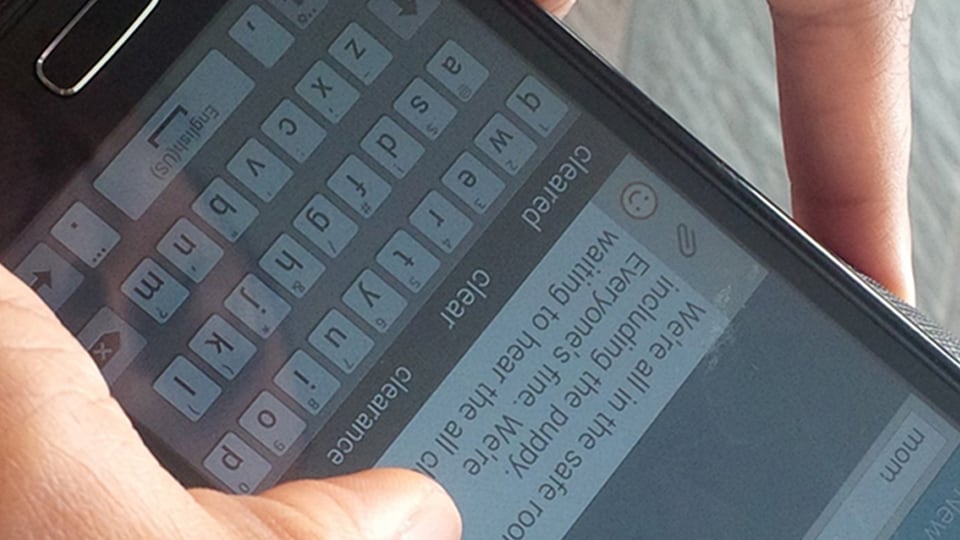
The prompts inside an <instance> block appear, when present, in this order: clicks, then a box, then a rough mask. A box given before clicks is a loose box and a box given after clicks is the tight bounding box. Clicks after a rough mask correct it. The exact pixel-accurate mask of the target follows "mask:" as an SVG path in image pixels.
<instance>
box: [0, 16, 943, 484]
mask: <svg viewBox="0 0 960 540" xmlns="http://www.w3.org/2000/svg"><path fill="white" fill-rule="evenodd" d="M83 3H84V2H83V1H80V0H70V2H66V1H65V2H62V3H61V4H60V5H61V7H59V8H58V9H56V10H47V9H45V8H47V7H48V6H47V4H54V3H53V2H43V3H41V4H40V5H39V7H38V6H34V9H32V10H31V13H28V14H27V15H26V16H25V17H24V19H22V20H21V22H20V25H18V27H14V28H13V29H12V30H11V32H10V34H8V36H6V37H5V38H4V39H3V41H0V73H2V74H3V76H4V77H10V76H13V77H15V80H14V81H13V83H14V84H13V87H14V88H15V89H16V91H17V93H18V94H20V97H21V98H22V99H24V100H25V102H27V103H29V104H30V105H29V107H30V108H31V110H40V109H45V108H48V107H49V108H50V109H52V110H51V111H49V114H46V115H45V116H47V117H49V118H50V119H52V120H51V121H52V122H54V123H56V122H57V121H63V122H65V123H67V124H75V125H77V126H85V127H86V128H89V131H86V132H85V133H86V134H87V135H88V136H89V135H92V137H91V138H92V140H97V138H98V137H100V138H102V137H103V136H105V135H106V134H107V133H109V132H110V130H111V129H112V128H113V127H114V126H115V125H116V124H117V123H119V122H120V120H122V118H123V117H124V116H125V114H126V111H128V110H129V109H130V108H132V107H133V105H134V104H136V103H137V101H139V99H140V98H141V97H142V96H143V94H145V93H146V92H147V90H148V89H149V88H150V87H151V86H152V85H153V84H154V83H155V82H156V80H157V79H159V78H160V77H161V76H162V74H163V73H164V72H165V71H166V68H167V67H168V66H169V64H170V63H172V62H173V60H174V59H175V58H176V57H177V56H178V55H179V54H180V52H181V51H182V49H183V48H185V47H186V46H187V45H188V44H189V43H190V42H191V41H192V39H193V37H194V36H195V35H196V34H197V33H199V32H200V31H201V30H202V29H203V27H204V26H205V25H206V22H207V21H208V20H209V19H210V18H211V17H212V15H213V14H215V13H216V12H217V11H218V10H219V8H220V6H221V5H222V4H223V3H224V2H165V3H162V4H161V6H160V7H158V9H157V12H156V13H155V14H154V15H153V16H152V17H151V20H150V21H149V22H148V24H147V25H145V27H144V28H143V29H142V30H141V31H140V32H139V33H138V34H137V35H136V36H135V37H134V39H132V40H131V42H130V43H129V44H128V45H127V46H126V47H125V49H124V50H123V51H121V53H120V54H119V55H118V57H117V58H116V59H115V60H114V62H112V63H111V64H110V65H109V66H107V68H106V69H105V70H104V72H103V73H102V74H101V76H100V77H98V78H97V79H95V80H94V81H93V82H92V83H91V84H90V86H89V87H88V88H87V90H85V91H84V92H83V93H82V94H81V95H79V96H77V97H75V98H70V99H66V100H65V99H63V98H59V97H56V96H54V95H53V94H50V93H49V92H48V91H47V90H45V89H44V88H43V87H42V86H41V85H40V83H39V82H38V81H36V79H35V78H33V73H32V66H33V63H32V62H33V60H34V59H35V57H33V58H31V57H30V55H31V54H32V53H33V49H34V47H35V46H36V47H39V49H38V52H37V54H39V50H42V47H43V46H45V45H46V41H45V40H46V39H47V38H48V37H52V36H53V35H55V34H56V32H58V31H59V29H60V28H61V27H62V23H60V22H59V21H58V20H56V19H55V17H50V15H51V14H52V13H55V14H56V16H57V17H59V16H60V15H61V14H63V15H64V17H65V18H64V21H65V20H69V15H72V12H71V9H72V10H74V11H75V10H76V9H79V8H80V7H82V5H83ZM198 4H201V5H202V6H200V5H198ZM463 5H464V7H466V8H467V9H469V10H470V11H472V12H474V14H476V15H477V16H478V17H479V18H480V19H482V20H483V21H484V22H486V23H487V24H488V25H489V26H490V27H491V28H492V29H493V30H494V32H496V33H498V34H500V35H501V37H503V38H504V39H505V40H506V41H507V42H508V43H509V44H510V45H511V46H512V47H514V48H515V49H516V51H517V53H518V54H520V55H522V56H525V57H526V58H527V59H528V60H530V61H532V62H534V63H535V64H537V65H538V66H539V68H540V69H541V70H542V71H544V72H545V73H546V74H547V75H549V76H550V78H552V79H553V80H554V81H561V82H562V84H560V85H559V86H561V87H563V88H564V89H565V90H566V91H567V92H568V93H569V94H571V95H572V96H573V97H574V98H575V99H576V101H577V102H578V105H579V106H580V107H582V108H583V109H584V110H585V111H586V112H587V113H588V114H592V115H594V116H596V117H597V118H598V119H599V120H600V121H601V122H602V123H603V124H604V125H606V126H607V127H608V128H609V129H610V130H611V131H613V132H614V133H615V134H616V135H617V136H619V137H620V138H621V139H622V140H624V141H625V142H626V143H627V144H628V146H630V147H631V148H634V149H636V150H637V153H638V154H639V155H640V156H641V157H642V159H643V160H644V161H645V162H646V164H647V165H648V166H649V167H650V168H651V169H652V170H654V171H655V172H657V173H658V174H660V175H662V176H663V177H664V179H666V180H668V181H669V182H671V184H672V185H673V187H675V188H676V189H677V190H678V191H679V192H680V193H681V194H682V195H684V196H685V197H686V198H687V199H688V200H689V201H691V202H692V203H693V204H695V205H696V206H697V207H699V208H700V209H701V210H702V211H703V212H704V214H705V215H706V216H708V217H709V218H710V219H712V220H713V221H714V222H715V223H716V224H717V225H719V226H720V227H721V228H723V229H724V230H725V231H727V232H728V233H729V234H730V235H731V236H732V237H734V238H736V239H737V240H738V241H740V242H741V243H742V244H743V245H744V246H745V247H746V248H747V249H748V251H750V252H751V253H753V254H754V256H756V257H757V258H758V259H759V260H760V261H762V262H763V263H764V264H765V265H766V266H767V267H768V268H769V269H770V270H771V271H773V272H776V273H778V274H779V275H781V276H782V277H784V278H785V279H786V280H787V281H788V282H789V283H791V284H792V285H793V286H794V287H796V288H797V289H799V290H801V291H803V293H804V294H805V295H806V296H807V297H808V298H809V299H810V301H811V302H812V303H813V304H815V305H816V306H817V307H819V309H822V310H823V311H824V312H825V313H827V314H828V316H829V317H830V318H831V319H833V320H834V321H836V323H837V324H838V325H839V326H841V327H842V328H843V329H844V330H846V331H848V332H849V333H850V334H851V335H852V336H854V337H855V338H856V339H858V340H860V341H861V342H863V343H864V344H866V346H867V347H868V348H870V349H871V351H873V352H874V353H875V354H876V355H877V357H878V358H880V359H881V360H882V361H883V363H884V364H886V365H887V366H888V367H890V368H891V369H892V370H893V371H894V372H896V373H897V374H899V375H900V376H901V377H903V378H904V379H905V380H906V381H907V382H908V383H909V384H911V385H912V386H913V387H914V388H916V389H917V390H918V392H919V393H921V394H922V395H923V396H924V397H926V398H927V399H928V400H929V401H930V402H931V403H933V404H934V405H935V406H937V407H938V408H939V409H940V410H941V411H944V412H945V413H946V414H947V415H948V417H949V418H951V419H952V421H953V422H954V423H960V366H958V364H957V362H956V360H954V359H953V358H952V357H951V356H949V354H948V353H947V352H946V351H945V350H944V349H943V348H941V347H940V346H939V345H937V344H936V343H935V342H934V341H933V340H932V339H930V338H929V337H928V336H927V335H925V334H923V333H922V332H921V331H920V329H919V328H918V327H916V326H915V325H914V324H913V323H911V322H910V321H909V320H908V319H907V318H906V317H904V316H903V315H902V314H901V313H900V312H899V311H897V310H896V309H894V308H893V306H892V305H891V304H890V303H889V302H887V301H886V300H885V299H884V298H882V297H881V296H880V295H879V294H877V292H876V291H875V290H874V289H872V288H871V287H870V286H869V285H867V284H866V282H864V281H863V280H861V279H860V278H859V277H858V276H857V275H856V274H855V273H854V272H853V271H852V270H851V269H850V268H848V267H847V266H845V265H844V264H843V263H842V262H841V261H839V260H837V259H836V258H834V257H833V256H831V255H830V254H829V253H827V252H826V251H825V250H824V249H822V248H821V247H819V246H818V245H816V244H815V243H814V242H813V241H812V240H811V239H810V238H809V237H808V236H807V235H806V234H805V233H803V232H802V231H801V230H800V229H799V228H798V227H796V226H795V225H794V224H793V223H792V222H791V221H789V219H788V218H787V217H786V215H785V214H784V213H783V212H781V211H780V210H778V209H777V208H776V207H775V206H773V205H772V204H771V203H769V202H768V201H767V200H766V199H765V198H764V197H763V196H762V195H760V194H759V193H758V192H757V191H756V190H755V189H754V188H753V187H752V186H750V185H749V184H748V183H747V182H746V181H745V180H744V179H742V178H741V177H740V176H739V175H737V174H736V173H735V172H734V171H733V170H732V169H731V168H730V167H728V166H727V165H726V164H725V163H723V162H722V161H721V160H720V159H719V158H718V157H717V156H715V155H714V154H712V153H711V152H710V151H709V150H708V149H706V148H705V147H704V146H703V145H702V144H701V143H699V142H698V141H697V140H696V139H695V138H694V137H693V136H692V135H691V134H690V133H688V132H687V131H686V130H685V129H684V128H682V127H681V126H680V125H679V124H678V123H677V122H675V121H674V120H673V119H671V118H670V117H669V116H668V115H667V114H666V113H665V112H664V111H663V110H662V109H660V108H659V107H657V106H656V105H655V104H654V103H653V102H652V101H651V100H650V99H649V98H648V97H647V96H645V95H644V94H643V93H642V92H641V91H639V90H638V89H636V87H634V85H633V84H632V83H630V82H629V81H628V80H627V79H625V78H624V77H623V76H622V75H620V74H618V73H617V72H616V70H614V69H613V68H612V67H611V66H609V65H607V64H606V63H604V62H603V61H602V60H600V59H599V58H598V57H597V56H596V55H595V54H594V53H592V52H591V51H590V50H589V49H588V48H586V47H585V46H584V44H583V43H581V42H579V41H578V40H577V38H576V37H574V36H573V35H572V34H571V33H569V32H568V31H566V30H565V29H564V28H563V27H562V26H560V25H557V24H555V23H554V21H553V20H552V19H551V18H550V17H549V16H548V15H546V14H545V13H543V12H542V11H541V10H540V9H539V8H537V7H535V6H534V5H533V4H532V2H528V1H526V0H482V1H473V2H463ZM46 18H50V19H53V22H49V23H44V24H39V23H37V22H36V21H38V20H39V19H46ZM184 20H187V21H189V22H188V23H187V24H184ZM28 25H35V26H30V27H29V28H27V26H28ZM174 28H175V29H176V30H175V31H171V29H174ZM11 39H14V40H21V41H19V42H18V43H23V42H24V41H25V42H27V43H30V44H31V46H30V47H25V48H22V49H21V50H20V52H18V53H17V54H14V55H13V57H12V58H11V57H7V56H6V55H7V53H8V52H9V49H10V47H8V46H7V44H8V43H9V42H10V40H11ZM161 39H162V40H163V41H162V43H164V44H165V47H164V48H163V49H162V50H161V51H153V50H152V49H150V44H152V43H159V42H161V41H158V40H161ZM5 42H6V43H5ZM147 49H150V50H151V58H153V59H154V60H155V61H156V62H155V63H153V64H151V65H150V66H147V67H144V66H143V65H142V63H141V62H140V61H139V59H140V58H141V57H142V54H143V53H144V51H146V50H147ZM78 110H79V111H81V113H80V114H79V115H77V114H75V113H76V112H77V111H78ZM94 116H96V118H94ZM71 118H72V120H70V119H71ZM50 128H51V126H46V129H50ZM72 136H73V135H72V132H71V131H70V130H63V131H62V132H58V133H57V134H55V135H54V136H53V138H52V139H51V141H50V144H51V145H57V146H64V145H67V146H68V145H69V142H70V141H71V137H72ZM92 151H93V148H90V149H88V150H87V152H92ZM87 152H84V151H80V152H77V153H76V155H73V153H71V155H70V156H69V158H68V159H65V160H63V163H62V164H58V165H57V167H58V169H57V170H55V171H52V176H51V177H52V178H53V180H52V181H51V182H50V183H48V184H46V185H44V186H32V187H30V188H28V189H30V190H31V192H30V193H31V196H32V197H33V199H36V200H38V201H40V202H42V201H45V200H48V199H49V198H51V197H53V196H54V195H55V194H56V193H57V192H58V191H59V190H60V189H61V187H62V186H63V185H65V184H66V182H67V181H69V179H70V177H71V171H73V170H74V169H76V168H79V167H80V166H81V165H82V164H83V163H84V161H85V159H88V157H89V155H88V154H87ZM7 184H8V183H6V182H3V181H2V180H0V185H3V187H4V190H7V189H8V188H9V187H10V186H8V185H7ZM36 210H39V208H36ZM34 211H35V210H34ZM25 225H26V222H23V220H22V219H21V220H20V226H25ZM4 231H5V229H4V228H3V227H2V226H0V232H4ZM13 236H15V234H10V236H8V238H12V237H13ZM3 246H4V242H3V239H2V238H0V249H2V248H3ZM141 432H142V435H143V436H144V438H145V439H146V440H147V442H148V444H149V445H150V446H151V448H152V449H153V450H154V452H156V453H157V454H158V457H159V458H160V460H161V461H162V462H163V463H164V465H165V466H167V467H168V468H169V469H170V470H171V471H172V472H174V474H175V475H177V477H178V478H179V479H180V480H181V481H184V482H185V483H187V484H188V485H206V481H204V480H203V479H202V478H201V477H200V476H199V475H198V474H197V473H196V472H195V471H194V470H193V467H192V466H191V465H189V464H187V463H185V462H184V461H183V460H181V459H180V458H179V457H178V456H176V455H175V454H173V453H172V452H168V451H166V450H165V448H166V445H165V444H164V443H163V441H161V440H158V439H157V438H156V437H153V436H152V435H151V434H150V433H149V432H148V431H147V430H143V429H141Z"/></svg>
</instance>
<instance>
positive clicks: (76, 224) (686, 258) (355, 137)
mask: <svg viewBox="0 0 960 540" xmlns="http://www.w3.org/2000/svg"><path fill="white" fill-rule="evenodd" d="M501 11H502V8H501V7H497V5H495V3H490V5H489V6H486V7H480V8H478V7H475V6H474V7H467V6H466V5H465V3H463V2H459V1H453V0H411V1H409V2H401V1H398V0H369V1H365V2H357V1H354V0H300V1H297V2H290V1H286V0H263V1H258V2H251V1H249V0H243V1H240V0H237V1H231V2H227V3H226V4H225V5H224V7H223V8H222V9H221V10H220V11H219V12H218V13H217V15H216V17H215V18H214V19H212V20H211V21H210V22H209V24H208V25H207V26H206V28H205V30H204V31H203V32H202V33H201V34H200V35H199V36H198V37H197V38H196V39H195V40H194V42H193V43H192V44H191V45H190V47H189V48H188V49H186V50H185V51H184V52H183V53H182V55H180V57H179V58H178V59H177V61H176V62H175V63H174V64H173V65H172V66H171V67H170V68H169V70H168V71H167V73H166V75H164V77H163V78H162V79H161V80H160V81H159V82H158V83H157V84H156V85H155V86H154V88H153V89H152V90H151V92H150V93H149V94H148V95H146V96H145V97H144V98H143V100H142V101H141V102H140V103H139V104H138V105H137V107H136V108H135V109H134V110H133V111H132V112H131V113H130V114H129V116H128V117H127V118H126V120H125V121H124V122H123V123H121V124H120V125H119V126H117V128H116V129H115V130H114V131H113V133H112V134H111V135H110V136H109V137H108V138H106V140H104V141H103V142H102V144H101V145H100V147H99V148H98V150H97V152H96V154H95V156H94V157H93V159H92V160H90V162H89V163H88V164H87V165H86V166H85V167H83V168H82V169H81V170H78V171H76V173H75V175H74V177H73V180H72V181H71V182H69V183H68V184H67V186H66V187H65V188H64V189H63V190H62V192H61V193H60V194H59V195H57V196H56V197H55V198H54V199H52V200H51V201H50V203H49V204H48V205H47V206H46V207H45V208H44V210H43V211H42V212H40V213H39V215H37V216H36V218H35V219H34V220H33V222H32V223H31V224H30V225H29V226H28V227H27V228H26V230H25V231H24V232H23V233H22V234H20V235H19V237H18V238H17V239H16V240H15V241H14V242H12V243H11V244H10V246H9V247H8V249H7V250H6V252H5V253H4V256H3V260H4V262H5V264H7V265H8V266H9V267H10V268H12V269H14V271H15V272H16V274H17V275H18V276H20V277H21V278H22V279H23V280H24V281H26V282H27V283H28V284H29V285H30V286H31V287H33V288H34V290H36V291H37V292H38V293H39V294H40V295H41V296H42V297H43V298H44V300H45V301H46V302H47V303H48V304H49V305H50V306H51V307H52V308H53V309H55V310H56V311H57V313H58V314H59V316H60V317H61V318H62V320H63V321H64V323H65V324H66V325H67V326H68V328H70V329H71V330H72V331H73V332H75V334H76V335H77V336H78V338H79V340H80V341H81V342H82V343H83V345H84V346H85V347H86V348H87V350H88V351H89V352H90V355H91V356H92V358H93V359H94V360H95V361H96V362H97V364H98V366H99V367H100V368H101V370H102V373H103V375H104V377H105V378H106V379H107V380H108V381H109V383H110V385H111V388H112V390H113V393H114V394H115V395H116V396H117V398H118V399H119V400H120V401H121V403H122V404H123V405H124V407H125V408H126V410H127V411H128V412H129V414H130V415H131V416H132V417H133V418H134V419H135V421H136V422H137V424H138V426H139V427H140V429H141V430H142V432H143V433H144V434H145V435H146V436H147V437H148V439H149V440H150V441H152V442H153V444H154V445H155V446H156V450H157V451H158V452H160V453H161V454H162V455H165V456H167V460H166V461H169V462H170V463H171V467H172V469H173V470H174V471H175V472H176V473H177V474H178V475H180V476H181V477H182V478H190V479H192V480H191V481H195V482H200V483H205V484H209V485H211V486H215V487H217V488H220V489H224V490H228V491H232V492H237V493H254V492H258V491H262V490H264V489H267V488H269V487H271V486H273V485H275V484H277V483H278V482H281V481H284V480H289V479H293V478H302V477H316V476H326V475H334V474H340V473H346V472H350V471H355V470H358V469H360V468H365V467H370V466H400V467H407V468H411V469H414V470H417V471H420V472H422V473H423V474H426V475H429V476H432V477H434V478H436V479H438V480H439V481H440V482H441V483H442V484H443V485H444V486H445V487H446V488H447V489H448V490H449V491H450V492H451V494H452V495H453V496H454V498H455V499H456V500H457V501H458V503H459V505H460V508H461V511H462V513H463V515H464V523H465V537H466V538H504V539H521V538H545V539H552V538H561V537H570V538H627V537H629V538H635V537H644V538H690V537H710V538H745V537H757V538H762V537H766V538H874V537H883V538H889V537H896V538H901V537H902V538H916V537H918V535H922V534H925V532H927V533H928V534H937V535H944V536H950V535H952V534H954V532H951V531H952V528H955V527H956V525H955V524H953V520H952V518H950V516H952V515H954V514H950V513H949V512H955V511H956V510H955V507H954V506H950V505H951V504H953V503H952V502H951V501H955V499H956V493H955V489H957V488H956V487H955V486H956V485H957V484H956V482H957V481H960V457H957V456H956V455H955V452H956V450H957V446H958V443H960V434H958V432H957V428H956V426H955V425H954V424H953V423H952V421H950V420H948V419H947V418H946V417H945V416H943V415H941V414H940V413H938V412H936V410H935V409H934V408H933V406H931V405H930V404H928V402H927V401H925V400H924V399H922V398H921V397H920V395H919V394H918V392H917V391H915V390H914V389H913V388H912V387H911V386H910V385H909V384H908V383H907V382H906V381H905V380H904V379H903V378H901V377H900V376H899V375H897V373H895V372H894V370H892V369H891V368H889V367H888V366H887V365H886V364H885V363H884V362H883V361H881V360H880V359H879V357H878V356H877V353H876V352H875V351H872V350H871V349H870V348H869V347H868V346H866V345H864V343H863V342H861V341H860V340H858V339H856V338H855V337H854V336H853V335H852V334H851V333H849V332H848V331H847V330H845V329H844V328H843V327H841V326H840V325H839V324H838V323H837V322H836V320H835V319H834V318H832V317H830V316H828V315H827V314H826V313H825V312H823V311H822V310H821V309H819V308H818V307H817V304H815V303H814V302H813V301H811V300H809V299H808V297H807V296H806V295H804V294H802V293H801V292H800V290H798V289H797V288H796V287H795V286H794V285H792V284H791V283H790V281H789V280H787V279H785V278H784V277H783V276H782V275H781V274H780V273H779V272H778V271H776V270H774V269H773V268H772V267H771V266H770V265H768V264H766V263H765V262H763V260H762V259H761V258H760V257H758V256H757V254H756V253H755V252H753V251H752V250H750V249H748V248H747V247H746V246H745V243H744V242H742V241H738V240H736V239H734V238H733V237H732V236H731V234H730V233H729V232H728V230H727V229H726V228H724V227H721V226H720V225H718V223H717V222H716V220H714V219H713V218H711V217H708V215H707V214H706V213H705V211H704V210H703V209H702V208H701V207H700V206H699V205H697V204H694V203H693V202H692V201H691V199H690V198H689V197H687V196H686V195H685V194H682V193H681V192H680V191H678V190H677V189H675V187H674V184H673V183H672V182H671V181H670V180H668V179H667V178H666V177H665V176H664V175H663V174H662V173H660V172H658V170H657V168H656V167H655V166H654V165H652V164H651V163H650V162H649V160H648V159H647V158H646V157H645V154H644V149H643V148H637V147H635V146H634V145H631V144H628V143H627V142H625V141H624V140H623V138H621V137H619V136H617V135H616V134H615V133H614V132H613V131H612V130H611V129H609V127H607V126H605V125H604V123H603V122H601V121H600V120H599V119H598V118H597V117H596V115H594V114H592V113H591V112H590V107H589V106H588V105H589V104H588V103H586V102H585V101H584V99H583V98H582V97H574V96H573V95H572V94H571V93H569V92H567V91H565V88H566V86H565V83H564V81H558V80H556V78H555V77H554V76H552V75H549V74H547V72H546V71H544V65H543V63H541V62H538V61H537V59H535V58H530V56H531V55H530V54H520V52H518V50H516V49H515V46H516V43H515V42H514V40H513V39H512V38H510V37H509V36H507V35H505V33H506V32H505V30H503V29H494V28H493V27H491V26H490V25H489V24H488V20H491V19H495V18H497V17H499V18H500V19H506V18H507V15H506V12H505V11H503V12H502V13H501ZM481 14H483V17H482V18H481V16H480V15H481ZM504 24H505V26H504V27H505V28H507V27H508V26H507V25H506V23H504ZM515 26H516V25H515ZM557 58H559V57H546V58H544V59H542V62H558V60H557ZM571 84H573V83H572V82H571ZM577 84H580V83H577ZM597 99H598V100H601V99H605V98H603V97H602V96H599V95H598V96H597ZM757 234H761V233H759V232H758V233H757ZM944 509H946V511H945V510H944ZM945 512H946V513H945ZM929 531H933V533H929ZM935 537H936V536H935Z"/></svg>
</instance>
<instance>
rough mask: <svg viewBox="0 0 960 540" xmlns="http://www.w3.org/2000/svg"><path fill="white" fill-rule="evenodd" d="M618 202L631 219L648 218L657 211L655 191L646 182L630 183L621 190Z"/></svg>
mask: <svg viewBox="0 0 960 540" xmlns="http://www.w3.org/2000/svg"><path fill="white" fill-rule="evenodd" d="M620 204H621V205H623V209H624V211H625V212H626V213H627V215H628V216H630V217H632V218H633V219H639V220H644V219H649V218H651V217H653V215H654V214H655V213H657V205H658V204H659V202H658V200H657V192H656V191H654V190H653V188H652V187H650V186H649V185H647V184H644V183H642V182H637V183H635V184H630V185H629V186H627V188H626V189H624V190H623V195H622V196H621V197H620Z"/></svg>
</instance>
